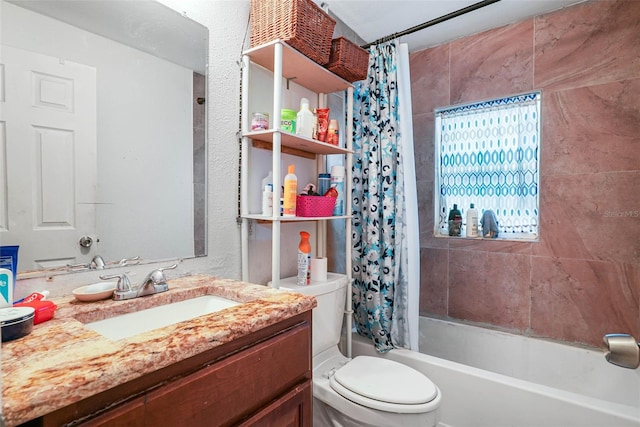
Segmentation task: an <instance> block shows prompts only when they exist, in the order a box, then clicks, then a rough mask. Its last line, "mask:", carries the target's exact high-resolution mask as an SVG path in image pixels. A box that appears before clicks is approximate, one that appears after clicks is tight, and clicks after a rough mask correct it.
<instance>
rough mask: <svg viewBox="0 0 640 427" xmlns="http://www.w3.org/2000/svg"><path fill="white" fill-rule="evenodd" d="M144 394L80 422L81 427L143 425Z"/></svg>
mask: <svg viewBox="0 0 640 427" xmlns="http://www.w3.org/2000/svg"><path fill="white" fill-rule="evenodd" d="M144 425H145V424H144V396H143V397H138V398H136V399H134V400H132V401H130V402H127V403H124V404H122V405H120V406H117V407H116V408H114V409H111V410H109V411H108V412H106V413H104V414H102V415H99V416H97V417H95V418H92V419H90V420H89V421H86V422H84V423H81V424H80V426H82V427H144Z"/></svg>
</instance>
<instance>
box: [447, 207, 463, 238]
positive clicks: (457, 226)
mask: <svg viewBox="0 0 640 427" xmlns="http://www.w3.org/2000/svg"><path fill="white" fill-rule="evenodd" d="M461 232H462V214H460V211H459V210H458V205H457V204H455V203H454V205H453V209H451V210H450V211H449V236H460V234H461Z"/></svg>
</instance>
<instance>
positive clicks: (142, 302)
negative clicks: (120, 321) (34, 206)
mask: <svg viewBox="0 0 640 427" xmlns="http://www.w3.org/2000/svg"><path fill="white" fill-rule="evenodd" d="M168 283H169V291H167V292H163V293H160V294H156V295H151V296H147V297H143V298H135V299H132V300H127V301H113V300H111V299H108V300H102V301H96V302H80V301H77V300H76V299H75V298H74V297H73V295H70V296H66V297H60V298H54V299H52V300H53V301H54V302H55V303H56V304H57V305H58V309H57V310H56V313H55V317H54V318H53V319H52V320H49V321H47V322H44V323H41V324H39V325H35V326H34V328H33V331H32V332H31V333H30V334H29V335H27V336H25V337H23V338H20V339H17V340H15V341H9V342H5V343H2V412H3V414H4V417H5V421H6V425H7V426H15V425H17V424H20V423H23V422H26V421H28V420H31V419H33V418H36V417H39V416H42V415H45V414H48V413H50V412H53V411H55V410H57V409H60V408H63V407H65V406H68V405H69V404H72V403H74V402H77V401H79V400H81V399H84V398H87V397H90V396H92V395H95V394H97V393H100V392H102V391H105V390H108V389H110V388H113V387H115V386H117V385H119V384H123V383H125V382H128V381H131V380H134V379H136V378H139V377H141V376H143V375H145V374H148V373H150V372H153V371H156V370H158V369H161V368H164V367H166V366H169V365H171V364H174V363H176V362H179V361H181V360H184V359H187V358H189V357H192V356H194V355H196V354H199V353H202V352H204V351H206V350H209V349H211V348H214V347H216V346H219V345H222V344H224V343H227V342H230V341H233V340H234V339H237V338H239V337H242V336H244V335H247V334H250V333H252V332H254V331H257V330H259V329H261V328H264V327H266V326H269V325H271V324H274V323H277V322H279V321H281V320H284V319H287V318H290V317H293V316H295V315H297V314H300V313H303V312H305V311H308V310H310V309H312V308H313V307H315V305H316V301H315V298H313V297H309V296H304V295H300V294H294V293H289V292H281V291H278V290H276V289H272V288H269V287H266V286H260V285H252V284H249V283H244V282H239V281H235V280H228V279H218V278H215V277H212V276H205V275H196V276H187V277H183V278H178V279H173V280H169V281H168ZM202 295H218V296H221V297H224V298H228V299H231V300H234V301H238V302H242V303H243V304H239V305H237V306H234V307H231V308H228V309H225V310H222V311H219V312H215V313H211V314H208V315H205V316H200V317H197V318H195V319H193V320H189V321H185V322H181V323H177V324H175V325H170V326H166V327H163V328H160V329H156V330H153V331H150V332H146V333H141V334H139V335H135V336H133V337H130V338H124V339H121V340H117V341H111V340H109V339H107V338H105V337H103V336H102V335H100V334H98V333H97V332H94V331H92V330H90V329H88V328H85V327H84V326H83V323H87V322H91V321H95V320H101V319H104V318H109V317H112V316H114V315H118V314H124V313H129V312H132V311H139V310H143V309H145V308H150V307H154V306H157V305H162V304H167V303H171V302H177V301H182V300H184V299H188V298H192V297H197V296H202Z"/></svg>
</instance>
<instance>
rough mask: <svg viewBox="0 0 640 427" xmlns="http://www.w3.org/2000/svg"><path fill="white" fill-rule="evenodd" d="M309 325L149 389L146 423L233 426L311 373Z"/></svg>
mask: <svg viewBox="0 0 640 427" xmlns="http://www.w3.org/2000/svg"><path fill="white" fill-rule="evenodd" d="M310 334H311V331H310V327H309V325H308V324H305V325H302V326H299V327H296V328H295V329H292V330H289V331H287V332H284V333H282V334H280V335H278V336H276V337H274V338H272V339H270V340H268V341H265V342H262V343H259V344H256V345H255V346H253V347H250V348H248V349H246V350H243V351H242V352H240V353H237V354H235V355H232V356H229V357H227V358H226V359H224V360H222V361H220V362H217V363H215V364H214V365H211V366H208V367H206V368H204V369H201V370H200V371H198V372H196V373H194V374H192V375H189V376H188V377H185V378H182V379H179V380H177V381H174V382H172V383H170V384H167V385H166V386H164V387H161V388H159V389H157V390H155V391H151V392H149V393H148V394H147V403H146V406H145V409H146V411H145V412H146V413H145V421H146V425H147V426H164V427H169V426H175V427H190V426H193V427H196V426H197V427H201V426H211V427H213V426H230V425H236V424H237V423H238V421H239V420H242V419H244V418H246V417H247V416H248V415H250V414H254V413H257V412H258V411H260V410H261V408H263V407H264V406H266V405H268V404H269V403H270V402H272V401H274V400H275V399H277V398H279V397H280V396H282V395H284V394H285V393H287V392H288V391H289V390H290V389H292V388H294V387H296V386H297V385H298V384H300V383H302V382H304V381H307V380H308V379H310V378H311V356H310V348H311V343H310V336H311V335H310Z"/></svg>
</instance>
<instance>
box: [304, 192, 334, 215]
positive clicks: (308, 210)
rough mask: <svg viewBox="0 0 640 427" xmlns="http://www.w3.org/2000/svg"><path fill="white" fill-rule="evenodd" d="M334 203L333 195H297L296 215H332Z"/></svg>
mask: <svg viewBox="0 0 640 427" xmlns="http://www.w3.org/2000/svg"><path fill="white" fill-rule="evenodd" d="M335 205H336V198H335V197H325V196H297V197H296V216H304V217H309V216H316V217H318V216H332V215H333V208H334V206H335Z"/></svg>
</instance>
